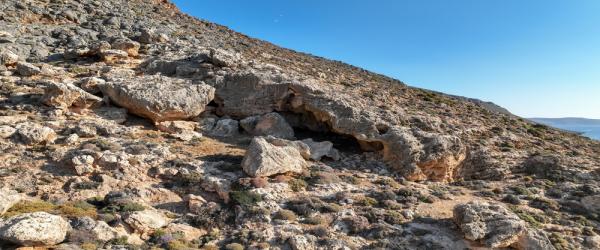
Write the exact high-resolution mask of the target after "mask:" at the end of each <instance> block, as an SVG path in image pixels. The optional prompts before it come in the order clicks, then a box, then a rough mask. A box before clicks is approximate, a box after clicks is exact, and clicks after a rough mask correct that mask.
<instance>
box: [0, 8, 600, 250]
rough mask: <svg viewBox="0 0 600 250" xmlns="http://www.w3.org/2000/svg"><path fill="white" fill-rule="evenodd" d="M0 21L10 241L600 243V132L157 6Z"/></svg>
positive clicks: (108, 244)
mask: <svg viewBox="0 0 600 250" xmlns="http://www.w3.org/2000/svg"><path fill="white" fill-rule="evenodd" d="M0 14H1V15H0V152H1V153H0V249H5V248H6V249H13V248H18V247H28V246H35V247H51V248H53V249H151V248H153V249H156V248H167V249H469V248H515V249H600V236H598V233H600V229H599V228H600V182H599V181H600V143H599V142H595V141H592V140H589V139H586V138H584V137H581V136H578V135H575V134H570V133H566V132H563V131H559V130H555V129H552V128H549V127H546V126H543V125H539V124H535V123H531V122H529V121H527V120H524V119H521V118H518V117H515V116H513V115H511V114H510V113H508V112H507V111H506V110H504V109H502V108H499V107H497V106H495V105H493V104H490V103H486V102H482V101H478V100H474V99H468V98H463V97H456V96H450V95H445V94H441V93H437V92H431V91H428V90H423V89H418V88H412V87H409V86H407V85H405V84H404V83H402V82H400V81H397V80H394V79H391V78H388V77H385V76H382V75H378V74H374V73H371V72H368V71H365V70H363V69H359V68H356V67H353V66H350V65H347V64H344V63H341V62H335V61H330V60H327V59H323V58H319V57H315V56H311V55H306V54H302V53H297V52H294V51H291V50H287V49H283V48H279V47H277V46H274V45H272V44H269V43H268V42H264V41H260V40H256V39H252V38H249V37H247V36H244V35H242V34H239V33H236V32H234V31H231V30H229V29H227V28H225V27H223V26H219V25H217V24H213V23H209V22H205V21H201V20H197V19H195V18H193V17H190V16H187V15H185V14H182V13H181V12H179V11H178V10H177V8H176V7H175V6H174V5H173V4H171V3H169V2H167V1H164V0H110V1H100V0H72V1H69V0H3V1H2V2H0Z"/></svg>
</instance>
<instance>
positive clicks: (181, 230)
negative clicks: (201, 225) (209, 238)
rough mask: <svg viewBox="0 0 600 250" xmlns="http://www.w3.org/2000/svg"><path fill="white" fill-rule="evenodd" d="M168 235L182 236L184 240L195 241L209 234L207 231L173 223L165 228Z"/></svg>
mask: <svg viewBox="0 0 600 250" xmlns="http://www.w3.org/2000/svg"><path fill="white" fill-rule="evenodd" d="M165 232H166V233H170V234H177V235H181V236H182V238H181V239H182V240H185V241H193V240H197V239H198V238H200V237H202V236H204V235H206V234H207V232H206V230H203V229H198V228H195V227H192V226H189V225H186V224H179V223H171V224H169V225H168V226H167V227H166V228H165Z"/></svg>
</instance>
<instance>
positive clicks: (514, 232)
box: [454, 202, 526, 248]
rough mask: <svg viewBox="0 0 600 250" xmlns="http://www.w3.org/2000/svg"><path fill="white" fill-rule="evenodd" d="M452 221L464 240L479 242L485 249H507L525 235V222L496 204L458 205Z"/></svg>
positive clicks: (472, 203) (475, 203)
mask: <svg viewBox="0 0 600 250" xmlns="http://www.w3.org/2000/svg"><path fill="white" fill-rule="evenodd" d="M454 221H455V222H456V224H457V225H458V226H459V227H460V230H461V231H462V233H463V234H464V235H465V238H467V239H469V240H473V241H480V242H481V243H482V244H484V245H485V246H486V247H492V248H501V247H508V246H510V245H512V244H514V243H516V242H517V241H518V240H519V238H520V237H521V236H522V235H524V234H525V233H526V224H525V222H524V221H522V220H521V219H520V218H519V217H518V216H517V215H515V214H514V213H512V212H510V211H508V210H507V209H506V208H504V207H503V206H501V205H498V204H489V203H485V202H471V203H467V204H462V205H458V206H456V207H455V208H454Z"/></svg>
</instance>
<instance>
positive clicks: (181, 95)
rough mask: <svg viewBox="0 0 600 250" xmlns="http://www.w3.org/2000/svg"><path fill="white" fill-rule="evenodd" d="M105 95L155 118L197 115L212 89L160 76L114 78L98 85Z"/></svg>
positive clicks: (211, 96) (210, 96)
mask: <svg viewBox="0 0 600 250" xmlns="http://www.w3.org/2000/svg"><path fill="white" fill-rule="evenodd" d="M98 87H99V88H100V90H101V91H102V93H104V95H106V96H108V97H110V99H111V100H112V101H113V102H114V103H116V104H118V105H119V106H122V107H124V108H126V109H127V110H128V111H129V112H130V113H133V114H136V115H139V116H142V117H146V118H149V119H151V120H152V121H154V122H161V121H169V120H184V119H188V118H191V117H194V116H198V115H199V114H200V113H202V111H204V109H205V107H206V105H207V104H208V103H209V102H211V101H212V100H213V98H214V93H215V89H214V88H213V87H211V86H209V85H206V84H203V83H202V84H194V83H192V82H191V81H188V80H180V79H174V78H169V77H163V76H143V77H136V78H132V79H129V78H126V79H117V80H115V81H111V82H107V83H104V84H100V85H99V86H98Z"/></svg>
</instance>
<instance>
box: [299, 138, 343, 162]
mask: <svg viewBox="0 0 600 250" xmlns="http://www.w3.org/2000/svg"><path fill="white" fill-rule="evenodd" d="M302 142H303V143H304V144H306V145H307V146H308V147H309V148H310V159H311V160H313V161H320V160H321V158H323V156H327V157H329V158H331V159H333V160H336V161H337V160H339V159H340V153H339V152H338V151H337V150H336V149H335V148H333V143H331V142H329V141H322V142H316V141H313V139H310V138H309V139H304V140H302Z"/></svg>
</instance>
